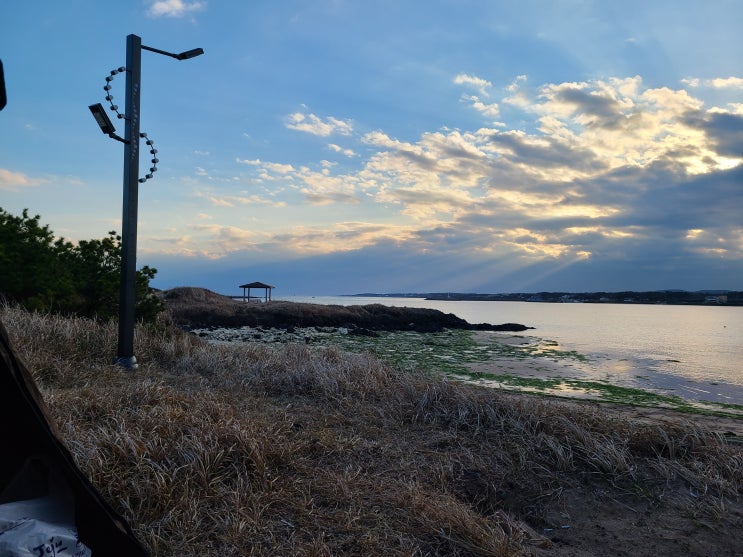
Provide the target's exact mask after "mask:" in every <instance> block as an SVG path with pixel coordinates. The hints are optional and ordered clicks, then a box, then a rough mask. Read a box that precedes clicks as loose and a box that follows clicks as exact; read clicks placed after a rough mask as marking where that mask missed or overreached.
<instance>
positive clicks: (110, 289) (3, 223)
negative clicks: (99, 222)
mask: <svg viewBox="0 0 743 557" xmlns="http://www.w3.org/2000/svg"><path fill="white" fill-rule="evenodd" d="M40 219H41V217H39V215H36V216H34V217H30V216H29V215H28V210H27V209H24V211H23V214H22V215H21V216H20V217H18V216H14V215H11V214H10V213H7V212H6V211H4V210H3V209H2V208H1V207H0V294H2V295H4V296H5V297H6V298H8V299H11V300H14V301H17V302H19V303H21V304H23V305H24V306H26V307H28V308H29V309H35V310H44V311H56V312H60V313H66V314H67V313H72V314H77V315H82V316H87V317H96V318H99V319H108V318H112V317H115V316H117V315H118V304H119V281H120V274H119V273H120V268H121V236H118V235H117V234H116V232H114V231H111V232H109V233H108V236H106V237H105V238H102V239H100V240H83V241H80V242H79V243H78V244H77V245H75V244H72V243H71V242H68V241H65V240H64V238H59V239H55V237H54V234H53V233H52V231H51V230H50V229H49V227H48V226H47V225H44V226H42V225H41V224H40ZM156 273H157V270H156V269H153V268H151V267H147V266H145V267H143V268H142V269H140V270H139V271H137V282H136V296H135V300H136V314H137V318H138V319H142V320H145V321H151V320H154V318H155V316H156V315H157V314H158V313H159V312H160V311H162V309H163V308H162V304H161V302H160V301H159V299H158V298H156V297H155V296H154V295H153V289H152V288H151V287H150V281H151V280H152V279H153V278H154V277H155V274H156Z"/></svg>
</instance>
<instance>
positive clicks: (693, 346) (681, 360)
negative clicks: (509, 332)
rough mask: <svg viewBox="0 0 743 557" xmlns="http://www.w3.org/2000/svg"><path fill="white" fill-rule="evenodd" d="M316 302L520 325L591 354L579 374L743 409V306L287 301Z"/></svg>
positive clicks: (564, 346)
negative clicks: (426, 310)
mask: <svg viewBox="0 0 743 557" xmlns="http://www.w3.org/2000/svg"><path fill="white" fill-rule="evenodd" d="M283 299H287V300H292V301H297V302H308V303H318V304H338V305H358V304H370V303H381V304H385V305H390V306H408V307H425V308H433V309H438V310H440V311H443V312H445V313H453V314H455V315H456V316H458V317H461V318H462V319H465V320H467V321H468V322H470V323H492V324H499V323H521V324H523V325H527V326H530V327H535V329H534V330H533V331H527V332H526V333H524V334H525V335H530V336H536V337H539V338H542V339H545V340H551V341H555V342H557V343H558V344H559V345H560V348H561V349H563V350H575V351H577V352H579V353H581V354H583V355H585V356H587V357H588V359H589V362H588V363H586V364H585V365H582V366H580V367H582V368H583V369H582V372H583V373H584V374H586V376H587V377H589V378H608V379H609V380H610V381H611V382H612V383H616V384H620V385H623V386H633V387H640V388H650V389H652V390H657V391H663V392H668V393H673V394H678V395H681V396H684V397H686V398H694V399H700V400H711V401H715V402H728V403H732V404H743V307H726V306H673V305H645V304H570V303H568V304H553V303H539V302H478V301H447V300H424V299H422V298H392V297H347V296H317V297H312V298H309V297H286V298H283Z"/></svg>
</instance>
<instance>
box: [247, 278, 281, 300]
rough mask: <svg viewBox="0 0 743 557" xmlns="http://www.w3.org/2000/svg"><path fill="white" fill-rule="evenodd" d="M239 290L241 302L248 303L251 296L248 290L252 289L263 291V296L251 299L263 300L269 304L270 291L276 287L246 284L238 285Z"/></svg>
mask: <svg viewBox="0 0 743 557" xmlns="http://www.w3.org/2000/svg"><path fill="white" fill-rule="evenodd" d="M240 288H242V289H243V302H249V301H250V300H251V296H250V289H251V288H253V289H263V291H264V294H263V297H262V298H261V297H258V296H253V297H252V298H253V299H254V300H261V299H263V301H265V302H270V301H271V289H273V288H276V287H275V286H271V285H270V284H266V283H264V282H250V283H248V284H241V285H240ZM246 290H247V295H246V293H245V292H246Z"/></svg>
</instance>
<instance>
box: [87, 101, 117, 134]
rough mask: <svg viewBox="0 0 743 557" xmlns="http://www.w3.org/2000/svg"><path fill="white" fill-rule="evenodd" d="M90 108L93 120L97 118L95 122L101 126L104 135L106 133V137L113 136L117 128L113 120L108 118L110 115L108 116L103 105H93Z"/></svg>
mask: <svg viewBox="0 0 743 557" xmlns="http://www.w3.org/2000/svg"><path fill="white" fill-rule="evenodd" d="M88 108H89V109H90V112H91V113H92V114H93V118H95V121H96V122H98V125H99V126H100V128H101V131H102V132H103V133H105V134H106V135H111V134H112V133H114V132H115V131H116V128H115V127H114V125H113V124H112V123H111V120H110V119H109V118H108V114H106V111H105V109H104V108H103V105H101V103H96V104H91V105H90V106H89V107H88Z"/></svg>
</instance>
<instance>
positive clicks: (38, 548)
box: [0, 497, 91, 557]
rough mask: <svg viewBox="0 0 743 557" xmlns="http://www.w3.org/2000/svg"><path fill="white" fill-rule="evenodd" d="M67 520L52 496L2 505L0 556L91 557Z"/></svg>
mask: <svg viewBox="0 0 743 557" xmlns="http://www.w3.org/2000/svg"><path fill="white" fill-rule="evenodd" d="M60 511H62V512H60ZM67 519H68V517H67V516H65V513H64V511H63V509H62V508H61V507H60V505H59V503H58V501H55V500H54V499H53V498H52V497H40V498H38V499H29V500H26V501H14V502H12V503H5V504H3V505H0V557H56V556H57V555H59V556H61V557H90V556H91V553H90V550H89V549H88V548H87V547H86V546H85V545H83V543H82V542H80V541H79V540H78V539H77V532H76V531H75V526H74V525H73V524H66V522H67Z"/></svg>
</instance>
